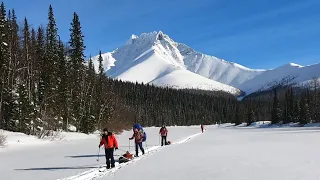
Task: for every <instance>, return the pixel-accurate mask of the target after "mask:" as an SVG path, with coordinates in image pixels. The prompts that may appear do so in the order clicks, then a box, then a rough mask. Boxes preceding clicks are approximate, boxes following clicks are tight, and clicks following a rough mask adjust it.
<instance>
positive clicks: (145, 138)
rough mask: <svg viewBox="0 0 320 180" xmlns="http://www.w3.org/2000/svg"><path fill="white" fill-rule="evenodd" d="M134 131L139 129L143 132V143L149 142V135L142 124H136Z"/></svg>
mask: <svg viewBox="0 0 320 180" xmlns="http://www.w3.org/2000/svg"><path fill="white" fill-rule="evenodd" d="M132 129H133V130H134V129H138V130H139V131H141V132H142V133H143V139H142V142H145V141H146V140H147V133H146V132H145V131H144V130H143V127H142V126H141V125H140V124H135V125H133V128H132Z"/></svg>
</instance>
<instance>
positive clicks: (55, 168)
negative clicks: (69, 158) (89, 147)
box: [15, 166, 97, 171]
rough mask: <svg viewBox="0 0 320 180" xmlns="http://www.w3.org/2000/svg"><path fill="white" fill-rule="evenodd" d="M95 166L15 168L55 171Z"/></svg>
mask: <svg viewBox="0 0 320 180" xmlns="http://www.w3.org/2000/svg"><path fill="white" fill-rule="evenodd" d="M93 168H97V166H66V167H43V168H26V169H15V170H16V171H55V170H67V169H93Z"/></svg>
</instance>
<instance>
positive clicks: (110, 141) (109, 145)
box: [99, 128, 118, 169]
mask: <svg viewBox="0 0 320 180" xmlns="http://www.w3.org/2000/svg"><path fill="white" fill-rule="evenodd" d="M103 131H104V134H103V135H102V138H101V141H100V144H99V148H100V147H101V146H102V145H104V148H105V155H106V164H107V169H110V159H111V168H113V167H115V164H114V163H115V160H114V157H113V152H114V149H118V141H117V139H116V137H115V136H114V135H113V134H112V132H109V131H108V129H106V128H105V129H103Z"/></svg>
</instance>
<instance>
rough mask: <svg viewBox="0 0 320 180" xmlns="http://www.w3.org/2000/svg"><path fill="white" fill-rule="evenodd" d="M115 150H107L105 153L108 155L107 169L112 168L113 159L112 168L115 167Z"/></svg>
mask: <svg viewBox="0 0 320 180" xmlns="http://www.w3.org/2000/svg"><path fill="white" fill-rule="evenodd" d="M113 151H114V149H113V148H108V149H105V153H106V160H107V162H106V163H107V168H110V159H111V167H114V162H115V161H114V157H113Z"/></svg>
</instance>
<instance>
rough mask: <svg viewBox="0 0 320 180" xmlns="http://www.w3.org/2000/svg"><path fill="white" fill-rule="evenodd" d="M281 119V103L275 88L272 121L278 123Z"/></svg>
mask: <svg viewBox="0 0 320 180" xmlns="http://www.w3.org/2000/svg"><path fill="white" fill-rule="evenodd" d="M280 119H281V109H280V103H279V100H278V95H277V90H276V89H275V90H274V97H273V106H272V113H271V123H272V124H277V123H279V122H280Z"/></svg>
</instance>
